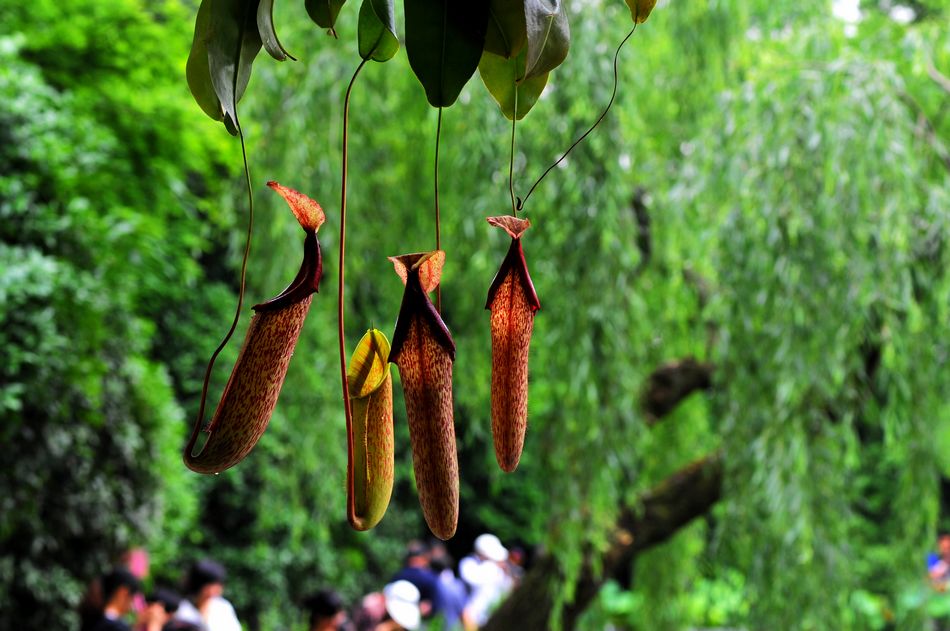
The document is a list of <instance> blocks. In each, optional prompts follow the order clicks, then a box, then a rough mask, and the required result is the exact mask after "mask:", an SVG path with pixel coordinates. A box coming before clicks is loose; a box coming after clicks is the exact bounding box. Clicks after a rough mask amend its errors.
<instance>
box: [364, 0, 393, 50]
mask: <svg viewBox="0 0 950 631" xmlns="http://www.w3.org/2000/svg"><path fill="white" fill-rule="evenodd" d="M357 39H358V40H359V46H360V57H362V58H363V59H372V60H373V61H388V60H390V59H392V58H393V55H395V54H396V51H398V50H399V40H398V39H397V38H396V18H395V15H394V12H393V0H363V4H362V6H360V23H359V30H358V37H357Z"/></svg>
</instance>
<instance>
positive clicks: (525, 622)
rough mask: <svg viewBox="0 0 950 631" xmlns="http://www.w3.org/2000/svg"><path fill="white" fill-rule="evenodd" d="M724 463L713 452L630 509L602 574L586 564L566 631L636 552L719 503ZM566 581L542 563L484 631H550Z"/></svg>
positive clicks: (548, 561)
mask: <svg viewBox="0 0 950 631" xmlns="http://www.w3.org/2000/svg"><path fill="white" fill-rule="evenodd" d="M721 488H722V459H721V456H720V454H718V453H716V454H712V455H709V456H707V457H705V458H702V459H701V460H698V461H696V462H694V463H692V464H690V465H689V466H687V467H684V468H683V469H681V470H679V471H678V472H676V473H674V474H673V475H672V476H670V477H669V478H667V479H666V480H665V481H664V482H662V483H660V484H659V485H657V486H656V487H655V488H654V489H653V490H651V491H649V492H648V493H646V494H645V495H643V496H642V497H641V499H640V502H639V506H638V507H637V508H627V509H625V510H624V511H623V512H622V514H621V516H620V518H619V519H618V521H617V528H616V530H615V531H614V533H613V534H612V536H611V542H610V547H609V548H608V549H607V551H606V552H604V553H603V554H602V555H601V557H600V568H599V571H596V570H595V567H594V564H593V563H590V562H588V563H585V564H584V566H583V568H582V569H581V574H580V576H579V577H578V579H577V582H576V583H575V587H574V598H573V599H572V600H571V602H569V603H568V604H567V606H566V607H565V608H564V609H563V611H562V622H563V628H564V629H566V630H569V629H572V628H574V626H575V624H576V622H577V620H578V618H579V617H580V615H581V614H582V613H583V612H584V610H585V609H586V608H587V607H588V605H590V602H591V601H592V600H593V599H594V597H595V596H596V595H597V592H598V591H600V588H601V587H602V586H603V584H604V581H605V580H606V579H607V578H609V577H610V576H611V575H613V574H614V572H616V571H617V570H618V569H619V568H621V567H622V566H624V565H627V564H629V563H631V562H632V561H633V558H634V557H635V556H636V555H637V553H639V552H641V551H643V550H647V549H649V548H651V547H652V546H655V545H657V544H660V543H663V542H664V541H666V540H667V539H669V538H670V537H671V536H672V535H673V534H675V533H676V532H677V531H678V530H679V529H680V528H682V527H683V526H685V525H686V524H688V523H689V522H690V521H692V520H693V519H695V518H696V517H699V516H701V515H704V514H705V513H706V512H708V511H709V509H710V508H712V506H713V505H714V504H715V503H716V502H718V501H719V497H720V493H721ZM559 578H562V574H561V573H560V569H559V568H558V565H557V562H556V561H555V560H554V559H553V558H552V557H545V558H543V559H541V560H540V561H539V562H538V563H537V564H536V565H535V567H534V568H532V569H531V571H530V572H528V573H527V575H526V576H525V578H524V580H523V581H522V583H521V585H520V586H519V587H518V589H516V590H515V591H514V592H513V593H512V594H511V595H510V596H509V597H508V599H507V600H506V601H505V602H504V603H502V605H501V606H500V607H499V608H498V610H497V611H495V613H494V615H492V617H491V619H490V620H489V621H488V623H487V624H486V626H485V627H483V630H485V631H507V630H509V629H519V631H545V630H546V629H548V627H549V626H550V621H551V613H552V612H553V610H554V592H553V588H554V583H555V582H556V581H557V580H558V579H559Z"/></svg>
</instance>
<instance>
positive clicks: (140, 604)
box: [122, 548, 150, 614]
mask: <svg viewBox="0 0 950 631" xmlns="http://www.w3.org/2000/svg"><path fill="white" fill-rule="evenodd" d="M122 565H123V567H125V568H126V569H127V570H128V571H129V572H131V573H132V576H134V577H135V578H137V579H139V581H144V580H145V579H146V578H148V571H149V566H150V561H149V556H148V551H147V550H146V549H145V548H130V549H129V550H126V551H125V554H123V555H122ZM146 606H147V605H146V602H145V595H144V594H142V593H141V592H139V593H138V594H136V595H135V600H134V601H133V603H132V611H134V612H135V613H136V614H140V613H142V612H143V611H145V608H146Z"/></svg>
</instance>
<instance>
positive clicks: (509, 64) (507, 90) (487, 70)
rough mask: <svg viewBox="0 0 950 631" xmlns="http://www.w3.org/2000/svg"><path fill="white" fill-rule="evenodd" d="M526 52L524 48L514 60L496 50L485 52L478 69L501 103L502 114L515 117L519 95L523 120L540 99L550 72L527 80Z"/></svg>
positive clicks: (499, 105) (494, 96)
mask: <svg viewBox="0 0 950 631" xmlns="http://www.w3.org/2000/svg"><path fill="white" fill-rule="evenodd" d="M525 57H526V52H525V51H522V52H521V54H520V55H518V56H517V57H515V58H514V59H505V58H504V57H500V56H498V55H495V54H493V53H489V52H485V53H484V54H483V55H482V60H481V62H480V63H479V64H478V72H479V74H480V75H481V77H482V81H483V82H484V83H485V87H486V88H488V92H489V93H490V94H491V95H492V98H493V99H495V102H496V103H498V107H500V108H501V113H502V114H504V115H505V117H506V118H507V119H508V120H511V119H512V118H514V116H515V95H516V94H517V98H518V120H521V119H522V118H524V117H525V115H526V114H527V113H528V112H529V111H530V110H531V108H532V107H534V104H535V103H537V102H538V98H540V96H541V93H542V92H543V91H544V86H545V85H547V82H548V74H547V73H545V74H543V75H539V76H537V77H531V78H530V79H523V76H524V65H525Z"/></svg>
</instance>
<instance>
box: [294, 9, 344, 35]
mask: <svg viewBox="0 0 950 631" xmlns="http://www.w3.org/2000/svg"><path fill="white" fill-rule="evenodd" d="M345 3H346V0H306V2H305V3H304V6H305V7H306V8H307V14H308V15H309V16H310V19H311V20H313V21H314V22H316V23H317V26H321V27H323V28H326V29H330V33H332V34H333V37H336V28H335V27H336V18H337V16H338V15H339V14H340V9H342V8H343V5H344V4H345Z"/></svg>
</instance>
